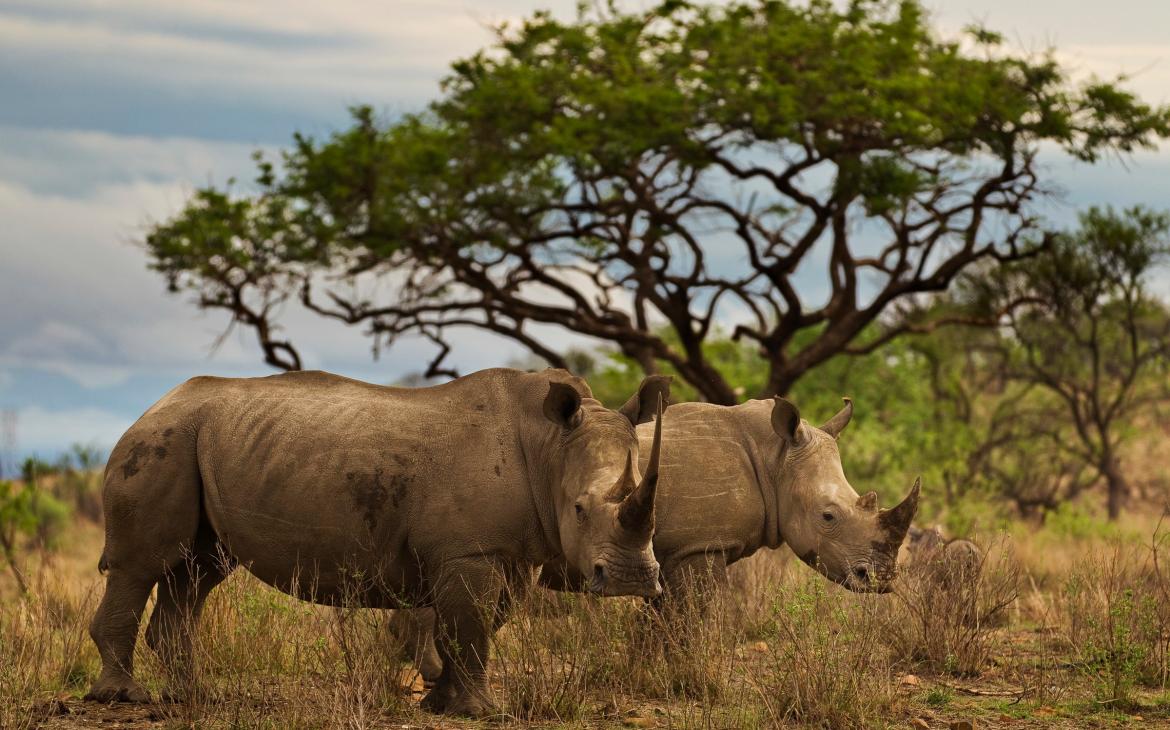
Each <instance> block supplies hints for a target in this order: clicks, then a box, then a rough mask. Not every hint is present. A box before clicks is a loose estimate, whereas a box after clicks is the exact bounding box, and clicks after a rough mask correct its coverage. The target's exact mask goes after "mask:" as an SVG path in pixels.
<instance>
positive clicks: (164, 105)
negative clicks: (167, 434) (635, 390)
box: [0, 0, 1170, 469]
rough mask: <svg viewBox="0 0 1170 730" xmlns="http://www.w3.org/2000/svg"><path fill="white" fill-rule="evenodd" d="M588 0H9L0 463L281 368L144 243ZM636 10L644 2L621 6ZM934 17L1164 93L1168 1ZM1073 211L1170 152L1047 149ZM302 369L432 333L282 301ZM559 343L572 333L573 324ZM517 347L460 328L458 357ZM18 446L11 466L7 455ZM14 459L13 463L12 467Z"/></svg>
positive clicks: (1141, 178)
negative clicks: (194, 385) (522, 23)
mask: <svg viewBox="0 0 1170 730" xmlns="http://www.w3.org/2000/svg"><path fill="white" fill-rule="evenodd" d="M575 4H576V3H575V0H540V1H531V0H478V1H476V2H473V1H472V0H453V1H450V2H448V1H446V0H431V1H423V0H381V1H378V0H332V1H331V2H328V3H321V2H316V1H313V2H309V1H308V0H279V1H277V0H250V1H249V2H238V1H237V0H200V1H199V2H194V1H187V0H183V1H179V0H170V1H168V2H165V3H159V2H157V1H156V0H151V1H147V0H5V1H4V2H3V3H0V410H6V411H8V412H12V413H15V414H16V444H15V449H14V450H13V451H12V453H5V452H4V451H3V450H4V448H5V446H6V444H5V443H4V433H3V429H0V460H6V461H10V460H11V459H12V458H16V459H19V458H21V457H23V456H24V455H26V454H30V453H36V454H38V455H41V456H43V457H47V458H53V457H54V456H55V455H56V454H58V453H60V452H61V451H62V450H63V449H65V448H67V447H68V446H69V445H71V444H73V443H84V444H89V445H93V446H95V447H97V448H99V449H108V448H109V447H110V446H112V445H113V443H114V442H115V441H116V440H117V438H118V436H119V435H121V433H122V432H123V431H124V430H125V429H126V428H127V427H128V426H129V425H130V424H131V423H133V421H134V420H135V419H136V418H137V417H138V416H139V415H140V414H141V413H142V412H143V411H144V410H145V409H146V408H147V407H149V406H150V404H151V403H153V402H154V401H156V400H157V399H158V398H159V397H160V396H161V395H162V394H163V393H165V392H166V391H167V390H169V389H170V388H171V387H173V386H174V385H176V384H178V383H180V382H182V381H183V380H184V379H186V378H188V377H190V376H192V375H196V374H208V373H209V374H218V375H265V374H269V373H271V372H273V371H272V370H271V369H270V368H268V367H267V366H265V365H264V364H263V362H262V357H261V355H260V353H259V349H258V347H257V346H256V344H255V342H254V340H253V339H252V338H251V336H250V333H248V332H246V331H240V332H233V333H232V334H230V335H229V336H228V337H226V338H224V339H223V340H222V343H221V344H220V345H219V347H217V348H214V349H213V347H212V345H213V344H214V343H215V342H216V340H217V339H218V338H219V335H221V334H222V333H223V332H224V330H225V327H226V326H227V324H228V322H227V317H226V315H225V314H222V313H201V312H199V311H198V310H197V309H196V308H195V307H194V306H193V305H192V303H191V302H190V300H189V298H188V297H187V296H186V295H169V294H167V293H166V292H165V288H164V282H163V280H162V279H161V277H159V276H158V275H157V274H156V273H154V272H150V271H148V270H147V268H146V258H145V256H144V254H143V252H142V250H141V249H140V248H138V247H137V245H136V241H137V240H138V239H139V238H140V237H141V234H142V232H143V231H144V230H145V229H146V227H147V226H148V225H149V224H150V223H151V222H152V221H160V220H164V219H165V218H166V217H167V216H168V215H171V214H173V213H175V212H177V211H178V210H179V209H180V208H181V206H182V204H183V202H184V200H185V199H186V198H187V197H188V196H189V194H190V193H191V192H192V191H193V190H194V189H195V188H196V187H198V186H200V185H204V184H207V183H216V184H223V183H225V182H226V181H227V180H228V179H230V178H233V177H234V178H238V179H242V180H248V179H250V176H251V173H252V171H253V164H252V161H251V155H252V153H253V151H255V150H265V151H269V152H272V151H275V150H278V149H279V148H280V147H281V146H283V145H286V144H287V143H288V142H289V140H290V138H291V135H292V133H293V132H294V131H300V132H305V133H309V134H313V135H323V134H327V133H328V132H330V131H331V130H334V129H337V128H339V127H341V126H344V125H345V124H346V121H347V112H346V109H347V107H349V106H351V105H353V104H359V103H361V104H371V105H373V106H374V107H375V108H376V109H378V110H379V111H380V112H381V113H382V114H383V115H384V116H386V117H388V118H392V117H393V116H394V115H397V114H401V113H403V112H409V111H414V110H418V109H420V108H421V107H422V106H423V105H425V104H426V102H427V101H428V100H430V99H432V98H434V97H435V96H436V95H437V93H438V82H439V80H440V79H441V78H442V77H443V75H444V74H445V71H446V69H447V67H448V65H449V64H450V63H451V62H452V61H453V60H455V59H457V58H460V57H463V56H466V55H469V54H470V53H473V52H474V51H476V50H477V49H479V48H481V47H483V46H484V45H486V44H487V43H489V42H490V40H491V34H490V31H489V27H490V26H491V25H492V24H495V23H498V22H500V21H503V20H508V19H517V18H520V17H523V16H525V15H529V14H531V13H532V12H533V11H535V10H538V9H544V8H547V9H550V10H551V11H553V13H554V14H556V15H557V16H559V17H565V18H568V17H571V16H572V14H573V12H574V7H575ZM622 5H623V7H627V8H640V7H646V6H647V5H648V3H646V2H644V1H642V2H631V1H629V0H627V1H626V2H624V3H623V4H622ZM927 7H928V8H930V9H931V10H932V12H933V13H934V18H935V21H936V23H937V25H938V26H939V27H940V28H941V29H942V30H943V32H946V33H956V32H957V31H958V30H959V29H960V28H962V27H963V26H964V25H967V24H969V23H972V22H981V23H984V24H986V25H987V26H988V27H990V28H993V29H996V30H999V31H1001V32H1003V33H1005V34H1006V36H1007V38H1008V40H1009V42H1010V43H1011V44H1013V45H1014V46H1015V47H1018V48H1024V49H1030V50H1040V49H1043V48H1046V47H1049V46H1052V47H1055V48H1057V49H1058V51H1059V53H1058V55H1059V58H1060V59H1061V60H1062V61H1063V62H1064V63H1066V64H1067V65H1068V66H1069V67H1071V68H1072V69H1073V70H1074V71H1075V73H1077V74H1078V75H1081V76H1084V77H1088V76H1089V75H1092V74H1096V75H1098V76H1101V77H1106V78H1111V77H1113V76H1116V75H1117V74H1119V73H1126V74H1130V75H1131V76H1132V79H1131V80H1130V82H1129V84H1128V85H1129V87H1130V88H1132V89H1133V90H1135V91H1137V92H1138V93H1139V94H1140V95H1141V96H1142V97H1143V98H1144V99H1146V100H1147V101H1151V102H1156V103H1167V102H1170V32H1168V31H1167V28H1170V3H1168V2H1165V0H1114V1H1113V2H1110V3H1100V2H1094V3H1085V2H1080V1H1079V0H1078V1H1074V2H1070V1H1069V0H1032V1H1031V2H1026V3H1025V2H1019V0H935V1H934V2H927ZM1050 171H1051V177H1052V179H1053V180H1055V181H1056V182H1058V183H1059V184H1060V185H1061V186H1062V187H1063V188H1064V190H1065V191H1066V192H1065V196H1064V203H1063V205H1064V208H1063V210H1064V211H1065V214H1066V215H1068V216H1071V215H1072V211H1074V210H1075V209H1076V207H1078V206H1084V205H1087V204H1090V203H1097V202H1101V203H1114V204H1117V205H1130V204H1134V203H1144V204H1147V205H1153V206H1157V207H1170V148H1168V149H1166V150H1163V151H1161V152H1158V153H1142V154H1139V155H1137V156H1135V157H1134V158H1132V159H1129V160H1127V161H1124V162H1118V161H1115V162H1110V163H1108V164H1105V165H1099V166H1096V167H1091V168H1090V167H1085V166H1082V165H1075V164H1071V163H1068V162H1065V161H1060V160H1053V161H1052V162H1051V163H1050ZM285 324H286V325H287V327H288V330H289V332H290V334H291V335H292V336H293V340H294V342H296V343H297V345H298V348H299V349H300V350H301V353H302V356H303V357H304V359H305V361H306V366H308V367H320V368H325V369H328V370H332V371H334V372H339V373H343V374H346V375H349V376H352V377H358V378H362V379H366V380H371V381H374V382H390V381H393V380H395V379H397V378H399V377H401V376H403V375H405V374H407V373H410V372H414V371H418V370H420V369H421V368H422V367H424V366H425V362H426V360H425V358H426V357H428V355H429V353H430V350H429V348H428V347H427V345H426V344H425V343H421V342H411V341H407V342H403V343H400V344H399V345H396V346H395V347H394V348H393V349H391V350H390V351H389V352H386V353H383V355H382V356H381V358H380V359H378V360H376V361H375V360H374V359H373V358H372V356H371V352H370V347H369V341H368V340H367V339H366V338H364V337H362V336H361V334H360V332H359V331H355V330H348V329H345V328H343V327H340V326H338V325H337V324H334V323H329V322H322V321H320V320H318V319H315V318H313V317H310V316H308V315H306V314H303V313H300V312H296V311H290V312H289V313H288V315H287V317H286V319H285ZM549 336H551V337H556V338H561V339H562V340H563V341H564V342H566V343H567V342H569V341H570V339H571V338H570V336H569V335H567V334H566V333H549ZM518 354H520V353H519V351H518V350H517V349H516V348H515V347H514V346H512V345H509V344H507V343H503V342H501V341H498V340H492V339H490V337H489V336H487V335H482V334H475V333H468V334H466V335H463V336H461V337H460V338H459V340H458V344H457V347H456V350H455V352H454V353H453V355H452V358H451V361H452V362H453V363H454V364H455V365H456V366H457V367H459V368H460V369H461V370H462V371H465V372H466V371H469V370H474V369H477V368H480V367H488V366H493V365H500V364H504V362H506V361H507V360H508V359H509V358H511V357H514V356H516V355H518ZM6 457H7V459H6ZM7 467H8V464H7V463H0V469H4V468H7Z"/></svg>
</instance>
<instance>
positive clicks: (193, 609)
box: [146, 548, 235, 699]
mask: <svg viewBox="0 0 1170 730" xmlns="http://www.w3.org/2000/svg"><path fill="white" fill-rule="evenodd" d="M234 567H235V564H234V562H233V561H232V560H231V559H229V558H227V557H226V556H224V555H221V554H220V553H219V552H217V551H215V550H214V548H209V549H206V550H204V551H202V552H198V553H196V554H195V555H192V556H189V557H188V558H186V559H184V560H183V562H181V563H180V564H179V565H177V566H175V567H174V568H173V569H172V570H169V571H167V575H166V576H165V577H164V578H163V579H162V580H161V581H159V584H158V598H157V600H156V602H155V606H154V611H153V612H152V613H151V615H150V623H149V624H148V625H147V627H146V643H147V644H148V645H149V646H150V648H151V649H153V650H154V651H155V653H156V654H158V656H159V659H160V660H161V661H162V665H163V668H164V670H165V671H166V672H167V675H168V681H169V684H170V687H169V692H168V694H169V696H170V698H171V699H178V698H180V697H183V698H189V696H190V695H191V694H192V693H193V690H194V681H195V671H194V669H195V667H194V658H193V657H192V654H191V643H192V639H193V638H194V633H195V630H196V628H197V624H198V621H199V615H200V613H202V611H203V604H204V602H205V601H206V600H207V596H208V594H209V593H211V590H212V589H213V588H215V587H216V586H217V585H219V584H220V583H222V582H223V580H224V579H225V578H227V576H228V575H229V574H230V573H231V572H232V570H233V569H234Z"/></svg>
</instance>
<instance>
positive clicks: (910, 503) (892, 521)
mask: <svg viewBox="0 0 1170 730" xmlns="http://www.w3.org/2000/svg"><path fill="white" fill-rule="evenodd" d="M921 487H922V477H919V478H917V479H915V480H914V486H913V487H910V493H909V494H907V495H906V498H905V499H903V500H902V501H901V503H899V504H898V506H897V507H894V508H893V509H884V510H882V511H881V512H880V513H878V521H879V522H880V523H881V525H882V527H884V528H885V529H886V533H887V534H888V535H889V536H890V537H891V538H897V540H898V542H901V541H902V538H904V537H905V536H906V533H907V532H909V530H910V523H911V522H912V521H913V520H914V515H915V514H916V513H917V512H918V492H919V491H920V489H921Z"/></svg>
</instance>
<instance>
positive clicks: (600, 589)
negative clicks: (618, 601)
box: [589, 560, 662, 598]
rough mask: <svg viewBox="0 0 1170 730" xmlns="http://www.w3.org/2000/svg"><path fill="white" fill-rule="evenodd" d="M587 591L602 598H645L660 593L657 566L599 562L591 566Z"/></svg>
mask: <svg viewBox="0 0 1170 730" xmlns="http://www.w3.org/2000/svg"><path fill="white" fill-rule="evenodd" d="M589 591H590V592H591V593H597V594H599V595H603V596H646V597H650V598H653V597H655V596H657V595H659V594H660V593H662V584H661V583H660V582H659V580H658V566H657V565H641V566H634V565H623V564H621V563H614V562H610V561H608V560H599V561H597V562H596V563H595V564H594V566H593V577H592V578H591V579H590V581H589Z"/></svg>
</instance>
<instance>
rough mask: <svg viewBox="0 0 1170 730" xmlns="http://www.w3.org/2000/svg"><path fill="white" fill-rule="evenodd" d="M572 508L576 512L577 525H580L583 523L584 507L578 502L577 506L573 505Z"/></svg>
mask: <svg viewBox="0 0 1170 730" xmlns="http://www.w3.org/2000/svg"><path fill="white" fill-rule="evenodd" d="M573 507H574V509H575V510H576V512H577V523H578V524H580V523H582V522H584V521H585V507H584V505H582V504H581V503H580V502H578V503H577V504H575V505H573Z"/></svg>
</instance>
